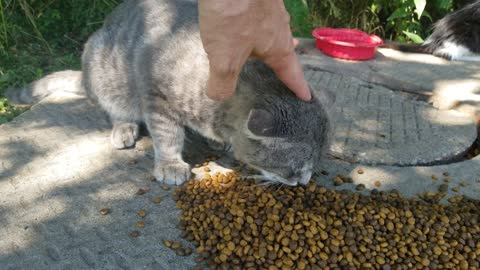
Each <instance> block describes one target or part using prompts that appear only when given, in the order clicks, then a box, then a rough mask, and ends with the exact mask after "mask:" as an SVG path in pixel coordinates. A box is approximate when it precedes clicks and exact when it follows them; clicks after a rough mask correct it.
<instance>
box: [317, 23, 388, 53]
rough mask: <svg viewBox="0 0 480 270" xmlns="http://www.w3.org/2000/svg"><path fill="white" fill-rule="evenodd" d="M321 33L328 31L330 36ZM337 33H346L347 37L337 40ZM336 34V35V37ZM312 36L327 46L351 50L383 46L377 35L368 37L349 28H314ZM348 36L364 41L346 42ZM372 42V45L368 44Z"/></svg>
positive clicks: (343, 36)
mask: <svg viewBox="0 0 480 270" xmlns="http://www.w3.org/2000/svg"><path fill="white" fill-rule="evenodd" d="M321 31H329V32H331V34H329V35H320V34H319V33H318V32H321ZM339 33H346V34H347V35H342V36H341V37H342V40H338V38H339V35H338V34H339ZM336 34H337V35H336ZM312 35H313V36H314V37H315V38H316V39H317V40H321V41H324V42H327V43H329V44H334V45H339V46H343V47H351V48H373V47H378V46H381V45H383V44H384V42H383V40H382V39H381V38H380V37H379V36H377V35H373V34H372V35H368V34H367V33H365V32H363V31H360V30H357V29H349V28H329V27H322V28H316V29H314V30H313V31H312ZM348 35H350V36H355V37H361V38H362V39H364V40H363V41H354V40H352V41H348ZM369 42H372V43H369Z"/></svg>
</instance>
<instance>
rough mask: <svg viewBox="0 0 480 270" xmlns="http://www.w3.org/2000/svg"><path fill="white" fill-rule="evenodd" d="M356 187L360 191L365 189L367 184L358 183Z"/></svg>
mask: <svg viewBox="0 0 480 270" xmlns="http://www.w3.org/2000/svg"><path fill="white" fill-rule="evenodd" d="M355 189H356V190H358V191H361V190H364V189H365V185H364V184H358V185H357V186H356V187H355Z"/></svg>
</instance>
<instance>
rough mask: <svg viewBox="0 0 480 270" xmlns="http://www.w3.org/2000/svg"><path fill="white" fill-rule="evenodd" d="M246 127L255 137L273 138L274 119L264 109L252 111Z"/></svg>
mask: <svg viewBox="0 0 480 270" xmlns="http://www.w3.org/2000/svg"><path fill="white" fill-rule="evenodd" d="M247 127H248V130H249V131H250V132H252V133H253V134H254V135H257V136H264V137H272V136H275V129H276V128H275V117H274V115H273V114H272V113H270V112H269V111H267V110H264V109H252V110H250V113H249V114H248V120H247Z"/></svg>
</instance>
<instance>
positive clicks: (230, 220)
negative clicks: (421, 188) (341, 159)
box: [171, 174, 480, 270]
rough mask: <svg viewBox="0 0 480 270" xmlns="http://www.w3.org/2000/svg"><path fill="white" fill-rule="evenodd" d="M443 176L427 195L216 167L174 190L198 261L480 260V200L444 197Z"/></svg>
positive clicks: (386, 263)
mask: <svg viewBox="0 0 480 270" xmlns="http://www.w3.org/2000/svg"><path fill="white" fill-rule="evenodd" d="M336 177H338V178H340V180H342V181H343V183H346V180H345V179H347V178H346V176H341V175H337V176H336ZM232 179H235V180H232ZM240 179H241V180H240ZM332 180H333V179H332ZM231 182H233V184H231V185H230V183H231ZM222 183H228V184H229V188H228V189H226V188H224V186H222V185H221V184H222ZM439 184H442V185H439V187H438V189H439V193H437V192H435V191H428V192H425V193H423V194H421V195H420V198H421V199H422V200H419V199H418V198H408V197H403V196H402V194H400V193H398V192H386V191H380V190H378V189H373V190H372V192H370V193H369V194H368V195H367V194H365V195H364V194H360V193H358V192H349V191H346V190H340V191H337V190H335V189H329V188H326V187H324V186H322V185H319V184H316V183H314V182H313V183H309V184H308V185H306V186H296V187H288V186H280V187H279V186H276V185H272V186H268V185H267V186H264V185H258V183H257V182H255V181H254V180H252V179H248V178H247V179H245V178H243V177H242V176H241V175H238V174H225V175H223V174H215V175H212V176H211V177H210V178H209V179H204V180H203V181H189V182H187V183H185V184H184V185H183V186H180V187H178V188H177V189H175V191H174V192H173V196H174V199H175V200H176V202H177V207H178V208H179V209H180V210H181V211H182V213H181V215H180V223H179V225H178V228H179V229H181V233H180V235H181V236H182V237H183V239H185V240H188V241H190V242H191V243H192V244H193V245H194V246H195V247H196V251H197V252H198V254H199V256H198V260H197V259H195V261H196V262H197V263H198V264H199V265H200V264H202V265H203V264H205V266H206V267H207V265H208V267H209V268H211V269H271V270H275V269H277V270H280V269H312V270H313V269H315V270H318V269H382V270H392V269H395V270H396V269H427V268H428V269H447V268H448V269H451V268H459V269H468V270H469V269H477V268H478V265H479V263H480V262H479V261H478V258H480V244H478V243H480V226H479V223H478V220H479V216H480V213H479V211H478V209H479V208H480V202H479V201H477V200H473V199H470V198H466V197H464V196H453V197H451V198H449V199H448V201H449V202H450V203H449V204H444V203H443V202H442V203H440V199H441V198H443V197H444V196H446V194H445V192H443V191H442V190H444V189H445V188H444V187H445V186H446V187H447V189H448V185H447V184H443V183H439ZM376 186H378V185H376ZM358 187H360V188H359V189H360V190H363V189H365V185H362V184H360V185H358V186H357V188H358ZM178 244H179V243H178ZM171 245H174V243H172V244H171ZM175 250H176V252H177V254H180V255H185V256H186V255H188V254H189V252H188V249H187V248H181V247H180V248H177V249H175Z"/></svg>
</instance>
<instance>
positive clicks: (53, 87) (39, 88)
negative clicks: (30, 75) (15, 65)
mask: <svg viewBox="0 0 480 270" xmlns="http://www.w3.org/2000/svg"><path fill="white" fill-rule="evenodd" d="M60 91H63V92H68V93H75V94H79V95H85V90H84V88H83V86H82V72H81V71H73V70H66V71H59V72H55V73H53V74H50V75H48V76H45V77H43V78H41V79H39V80H37V81H34V82H32V83H30V84H29V85H27V86H25V87H23V88H9V89H7V90H6V92H5V96H6V97H7V98H8V99H9V100H10V101H12V102H13V103H16V104H33V103H36V102H39V101H40V100H42V99H44V98H46V97H47V96H49V95H50V94H52V93H54V92H60Z"/></svg>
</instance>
